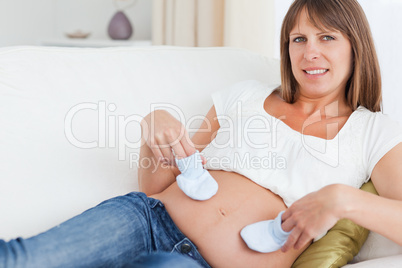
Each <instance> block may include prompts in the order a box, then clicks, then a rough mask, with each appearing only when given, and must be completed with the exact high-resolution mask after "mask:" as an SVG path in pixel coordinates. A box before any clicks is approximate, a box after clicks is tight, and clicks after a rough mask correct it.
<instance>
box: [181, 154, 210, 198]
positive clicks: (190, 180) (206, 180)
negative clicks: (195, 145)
mask: <svg viewBox="0 0 402 268" xmlns="http://www.w3.org/2000/svg"><path fill="white" fill-rule="evenodd" d="M176 164H177V167H178V168H179V170H180V172H181V174H180V175H178V176H177V177H176V181H177V185H178V186H179V188H180V189H181V190H182V191H183V192H184V193H185V194H186V195H187V196H189V197H190V198H192V199H195V200H207V199H210V198H211V197H212V196H214V195H215V194H216V192H217V191H218V183H217V182H216V181H215V180H214V178H212V176H211V174H209V172H208V171H207V170H206V169H204V168H203V166H202V159H201V155H200V152H199V151H196V152H195V153H194V154H192V155H190V156H188V157H186V158H182V159H177V158H176Z"/></svg>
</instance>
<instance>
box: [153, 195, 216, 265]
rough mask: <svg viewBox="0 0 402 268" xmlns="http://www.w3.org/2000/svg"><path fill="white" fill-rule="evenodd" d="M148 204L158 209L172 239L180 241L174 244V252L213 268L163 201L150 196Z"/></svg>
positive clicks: (158, 213)
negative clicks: (174, 219)
mask: <svg viewBox="0 0 402 268" xmlns="http://www.w3.org/2000/svg"><path fill="white" fill-rule="evenodd" d="M148 204H149V206H150V207H151V208H152V209H154V210H156V211H157V215H158V216H159V218H160V220H161V223H162V224H163V225H164V226H163V227H164V228H165V229H166V230H167V232H168V234H169V235H170V236H171V237H172V239H173V240H174V241H178V242H177V243H176V244H175V245H174V247H173V249H172V252H177V253H180V254H183V255H187V256H189V257H190V258H192V259H194V260H195V261H197V262H198V263H199V264H200V265H201V266H202V267H206V268H211V266H210V265H209V264H208V263H207V262H206V261H205V260H204V258H203V257H202V256H201V254H200V253H199V252H198V250H197V247H196V246H195V245H194V243H193V242H192V241H191V240H190V239H188V238H187V237H186V236H185V235H184V234H183V233H182V232H181V231H180V229H179V228H178V227H177V226H176V224H175V223H174V222H173V220H172V218H171V217H170V216H169V213H168V212H167V211H166V208H165V206H164V205H163V203H162V202H161V201H160V200H158V199H154V198H151V197H148Z"/></svg>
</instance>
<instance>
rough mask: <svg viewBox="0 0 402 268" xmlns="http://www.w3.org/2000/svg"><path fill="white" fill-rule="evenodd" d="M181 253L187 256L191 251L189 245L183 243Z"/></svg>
mask: <svg viewBox="0 0 402 268" xmlns="http://www.w3.org/2000/svg"><path fill="white" fill-rule="evenodd" d="M180 251H181V253H184V254H187V253H189V252H190V251H191V245H190V244H189V243H183V244H181V247H180Z"/></svg>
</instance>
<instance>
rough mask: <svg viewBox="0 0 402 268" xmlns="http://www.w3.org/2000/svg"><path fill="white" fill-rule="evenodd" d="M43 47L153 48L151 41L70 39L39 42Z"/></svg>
mask: <svg viewBox="0 0 402 268" xmlns="http://www.w3.org/2000/svg"><path fill="white" fill-rule="evenodd" d="M39 45H41V46H57V47H123V46H139V47H145V46H151V45H152V41H151V40H108V39H78V38H77V39H68V38H54V39H43V40H40V41H39Z"/></svg>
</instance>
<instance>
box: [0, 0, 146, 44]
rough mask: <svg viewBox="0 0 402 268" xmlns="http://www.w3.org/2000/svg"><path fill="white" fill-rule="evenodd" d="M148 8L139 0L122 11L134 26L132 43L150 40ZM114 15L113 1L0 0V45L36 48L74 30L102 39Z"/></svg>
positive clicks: (105, 36) (105, 35)
mask: <svg viewBox="0 0 402 268" xmlns="http://www.w3.org/2000/svg"><path fill="white" fill-rule="evenodd" d="M125 2H129V1H122V2H121V3H125ZM151 8H152V1H151V0H139V1H138V3H137V4H136V5H135V6H133V7H130V8H129V9H127V10H126V11H125V13H126V15H127V17H128V18H129V19H130V21H131V23H132V24H133V26H134V35H133V36H132V37H131V39H132V40H150V39H151V19H152V14H151ZM115 12H116V8H115V6H114V5H113V0H0V46H9V45H36V44H38V41H39V40H41V39H44V38H46V39H48V38H59V37H64V34H65V33H66V32H72V31H75V30H78V29H81V30H84V31H89V32H91V33H92V34H91V36H90V38H96V39H106V38H108V36H107V25H108V23H109V21H110V19H111V18H112V16H113V14H114V13H115Z"/></svg>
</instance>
